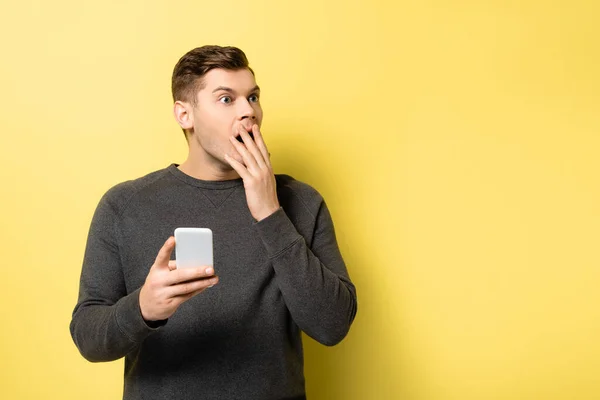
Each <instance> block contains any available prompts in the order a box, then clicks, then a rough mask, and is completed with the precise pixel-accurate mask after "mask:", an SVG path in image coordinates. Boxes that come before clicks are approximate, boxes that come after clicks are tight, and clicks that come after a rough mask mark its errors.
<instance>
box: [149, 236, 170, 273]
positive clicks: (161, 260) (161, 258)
mask: <svg viewBox="0 0 600 400" xmlns="http://www.w3.org/2000/svg"><path fill="white" fill-rule="evenodd" d="M174 248H175V238H174V237H173V236H171V237H169V238H168V239H167V241H166V242H165V244H164V245H163V247H161V249H160V250H159V252H158V255H157V256H156V261H155V262H154V265H156V266H158V267H160V268H169V260H170V259H171V253H172V252H173V249H174Z"/></svg>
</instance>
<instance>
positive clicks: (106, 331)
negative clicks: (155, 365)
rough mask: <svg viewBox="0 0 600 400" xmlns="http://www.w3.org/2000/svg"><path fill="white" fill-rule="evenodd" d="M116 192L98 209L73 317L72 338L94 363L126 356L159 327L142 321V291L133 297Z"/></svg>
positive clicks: (107, 197) (94, 218)
mask: <svg viewBox="0 0 600 400" xmlns="http://www.w3.org/2000/svg"><path fill="white" fill-rule="evenodd" d="M110 193H111V192H110V191H109V193H107V194H106V195H105V196H104V197H103V198H102V200H100V203H99V204H98V207H97V209H96V212H95V213H94V217H93V219H92V223H91V226H90V231H89V234H88V239H87V245H86V250H85V256H84V260H83V267H82V271H81V278H80V283H79V299H78V301H77V305H76V306H75V309H74V311H73V316H72V319H71V325H70V330H71V336H72V338H73V341H74V342H75V345H76V346H77V348H78V349H79V351H80V352H81V354H82V355H83V356H84V357H85V358H86V359H87V360H89V361H93V362H98V361H112V360H116V359H119V358H121V357H124V356H125V355H126V354H127V353H129V352H131V351H132V350H134V349H135V348H137V346H139V344H140V343H141V342H142V341H143V340H144V338H145V337H146V336H148V335H149V334H150V333H152V332H153V331H155V330H156V329H158V327H157V328H151V327H150V326H148V325H147V324H146V322H145V321H144V319H143V317H142V313H141V310H140V303H139V292H140V289H137V290H135V291H133V292H131V293H129V294H128V293H127V291H126V287H125V281H124V277H123V271H122V267H121V257H120V255H119V239H118V235H117V220H118V214H117V209H116V207H115V206H114V204H113V202H112V201H111V199H110V198H111V196H110Z"/></svg>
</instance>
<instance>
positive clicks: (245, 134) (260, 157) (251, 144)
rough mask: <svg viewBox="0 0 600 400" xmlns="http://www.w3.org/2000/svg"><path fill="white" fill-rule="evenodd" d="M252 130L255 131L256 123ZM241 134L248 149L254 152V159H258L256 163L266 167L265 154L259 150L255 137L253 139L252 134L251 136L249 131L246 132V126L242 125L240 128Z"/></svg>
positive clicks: (260, 166)
mask: <svg viewBox="0 0 600 400" xmlns="http://www.w3.org/2000/svg"><path fill="white" fill-rule="evenodd" d="M252 131H253V132H254V125H253V126H252ZM240 136H241V137H242V139H243V140H244V144H245V145H246V148H247V149H248V151H249V152H250V153H251V154H252V156H254V160H255V161H256V164H257V165H258V167H259V168H264V167H265V160H264V155H263V154H262V152H261V151H260V150H259V148H258V147H257V146H256V143H255V142H254V139H252V136H250V134H249V133H248V132H246V128H244V127H242V128H241V129H240Z"/></svg>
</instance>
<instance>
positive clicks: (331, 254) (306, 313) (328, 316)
mask: <svg viewBox="0 0 600 400" xmlns="http://www.w3.org/2000/svg"><path fill="white" fill-rule="evenodd" d="M316 218H317V221H316V226H315V230H314V234H313V239H312V243H311V247H310V248H309V247H308V246H307V243H306V241H305V240H304V238H303V237H302V236H301V235H300V234H299V233H298V231H297V230H296V228H295V227H294V225H293V224H292V222H291V221H290V219H289V218H288V216H287V215H286V214H285V212H284V211H283V210H282V209H280V210H279V211H277V212H275V213H274V214H272V215H271V216H269V217H267V218H266V219H263V220H262V221H260V222H257V223H256V224H255V226H256V228H257V230H258V232H259V235H260V237H261V239H262V241H263V244H264V245H265V247H266V249H267V252H268V254H269V257H270V258H271V262H272V264H273V268H274V270H275V277H276V280H277V283H278V284H279V288H280V290H281V293H282V294H283V298H284V300H285V303H286V305H287V307H288V309H289V311H290V314H291V315H292V318H293V319H294V321H295V322H296V324H297V325H298V326H299V327H300V329H302V330H303V331H304V332H305V333H306V334H308V335H309V336H311V337H312V338H313V339H315V340H317V341H318V342H320V343H322V344H325V345H328V346H332V345H335V344H337V343H339V342H340V341H341V340H342V339H343V338H344V337H345V336H346V334H347V333H348V330H349V329H350V325H351V324H352V321H353V320H354V317H355V315H356V311H357V302H356V289H355V287H354V285H353V284H352V282H351V281H350V278H349V277H348V272H347V270H346V266H345V264H344V261H343V259H342V256H341V254H340V251H339V248H338V245H337V242H336V237H335V231H334V227H333V222H332V220H331V216H330V214H329V211H328V209H327V206H326V204H325V202H322V203H321V207H320V208H319V211H318V215H317V216H316Z"/></svg>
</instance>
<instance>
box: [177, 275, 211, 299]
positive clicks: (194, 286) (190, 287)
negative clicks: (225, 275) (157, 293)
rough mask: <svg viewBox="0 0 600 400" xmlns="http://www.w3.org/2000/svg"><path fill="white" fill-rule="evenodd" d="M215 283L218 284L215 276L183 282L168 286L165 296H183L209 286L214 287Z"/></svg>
mask: <svg viewBox="0 0 600 400" xmlns="http://www.w3.org/2000/svg"><path fill="white" fill-rule="evenodd" d="M217 283H219V278H218V277H217V276H213V277H212V278H206V279H199V280H196V281H189V282H183V283H179V284H177V285H173V286H169V288H168V291H167V295H168V296H169V297H179V296H185V295H187V294H190V293H193V292H196V291H198V290H204V289H206V288H208V287H209V286H213V285H216V284H217Z"/></svg>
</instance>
